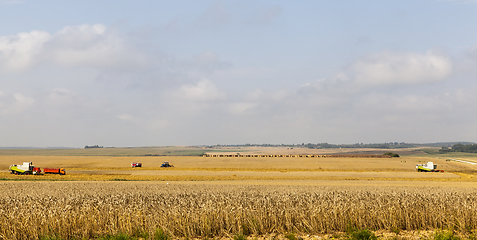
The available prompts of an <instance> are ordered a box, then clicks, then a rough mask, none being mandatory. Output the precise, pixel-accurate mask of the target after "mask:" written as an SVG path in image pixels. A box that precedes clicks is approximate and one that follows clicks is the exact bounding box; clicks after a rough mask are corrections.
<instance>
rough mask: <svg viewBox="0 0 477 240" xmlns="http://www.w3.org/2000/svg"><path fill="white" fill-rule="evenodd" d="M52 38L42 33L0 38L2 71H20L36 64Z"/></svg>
mask: <svg viewBox="0 0 477 240" xmlns="http://www.w3.org/2000/svg"><path fill="white" fill-rule="evenodd" d="M50 38H51V35H50V34H49V33H47V32H42V31H32V32H29V33H18V34H16V35H13V36H0V69H4V70H7V71H19V70H23V69H25V68H27V67H29V66H31V65H32V64H35V63H36V62H37V60H38V57H39V55H40V54H41V53H42V46H43V44H44V43H45V42H47V41H48V40H50Z"/></svg>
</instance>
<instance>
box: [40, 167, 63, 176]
mask: <svg viewBox="0 0 477 240" xmlns="http://www.w3.org/2000/svg"><path fill="white" fill-rule="evenodd" d="M43 172H44V173H45V174H60V175H65V174H66V172H65V169H64V168H44V169H43Z"/></svg>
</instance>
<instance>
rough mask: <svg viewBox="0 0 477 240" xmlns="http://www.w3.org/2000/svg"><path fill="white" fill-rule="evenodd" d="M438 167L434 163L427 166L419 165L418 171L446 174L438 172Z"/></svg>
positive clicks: (428, 163) (417, 166)
mask: <svg viewBox="0 0 477 240" xmlns="http://www.w3.org/2000/svg"><path fill="white" fill-rule="evenodd" d="M436 168H437V165H434V163H433V162H427V163H426V164H417V165H416V169H417V171H418V172H444V170H437V169H436Z"/></svg>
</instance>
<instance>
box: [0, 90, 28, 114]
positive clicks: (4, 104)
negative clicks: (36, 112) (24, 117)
mask: <svg viewBox="0 0 477 240" xmlns="http://www.w3.org/2000/svg"><path fill="white" fill-rule="evenodd" d="M1 100H2V101H1V102H0V110H2V111H1V112H0V113H3V114H5V115H15V114H18V113H21V112H24V111H26V110H27V109H29V108H31V107H32V106H33V104H34V103H35V100H34V99H33V98H31V97H27V96H25V95H24V94H21V93H15V94H13V95H3V96H2V99H1Z"/></svg>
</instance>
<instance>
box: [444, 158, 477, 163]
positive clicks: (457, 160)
mask: <svg viewBox="0 0 477 240" xmlns="http://www.w3.org/2000/svg"><path fill="white" fill-rule="evenodd" d="M449 160H452V161H456V162H463V163H468V164H472V165H477V163H475V162H468V161H464V160H459V159H453V158H449Z"/></svg>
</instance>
